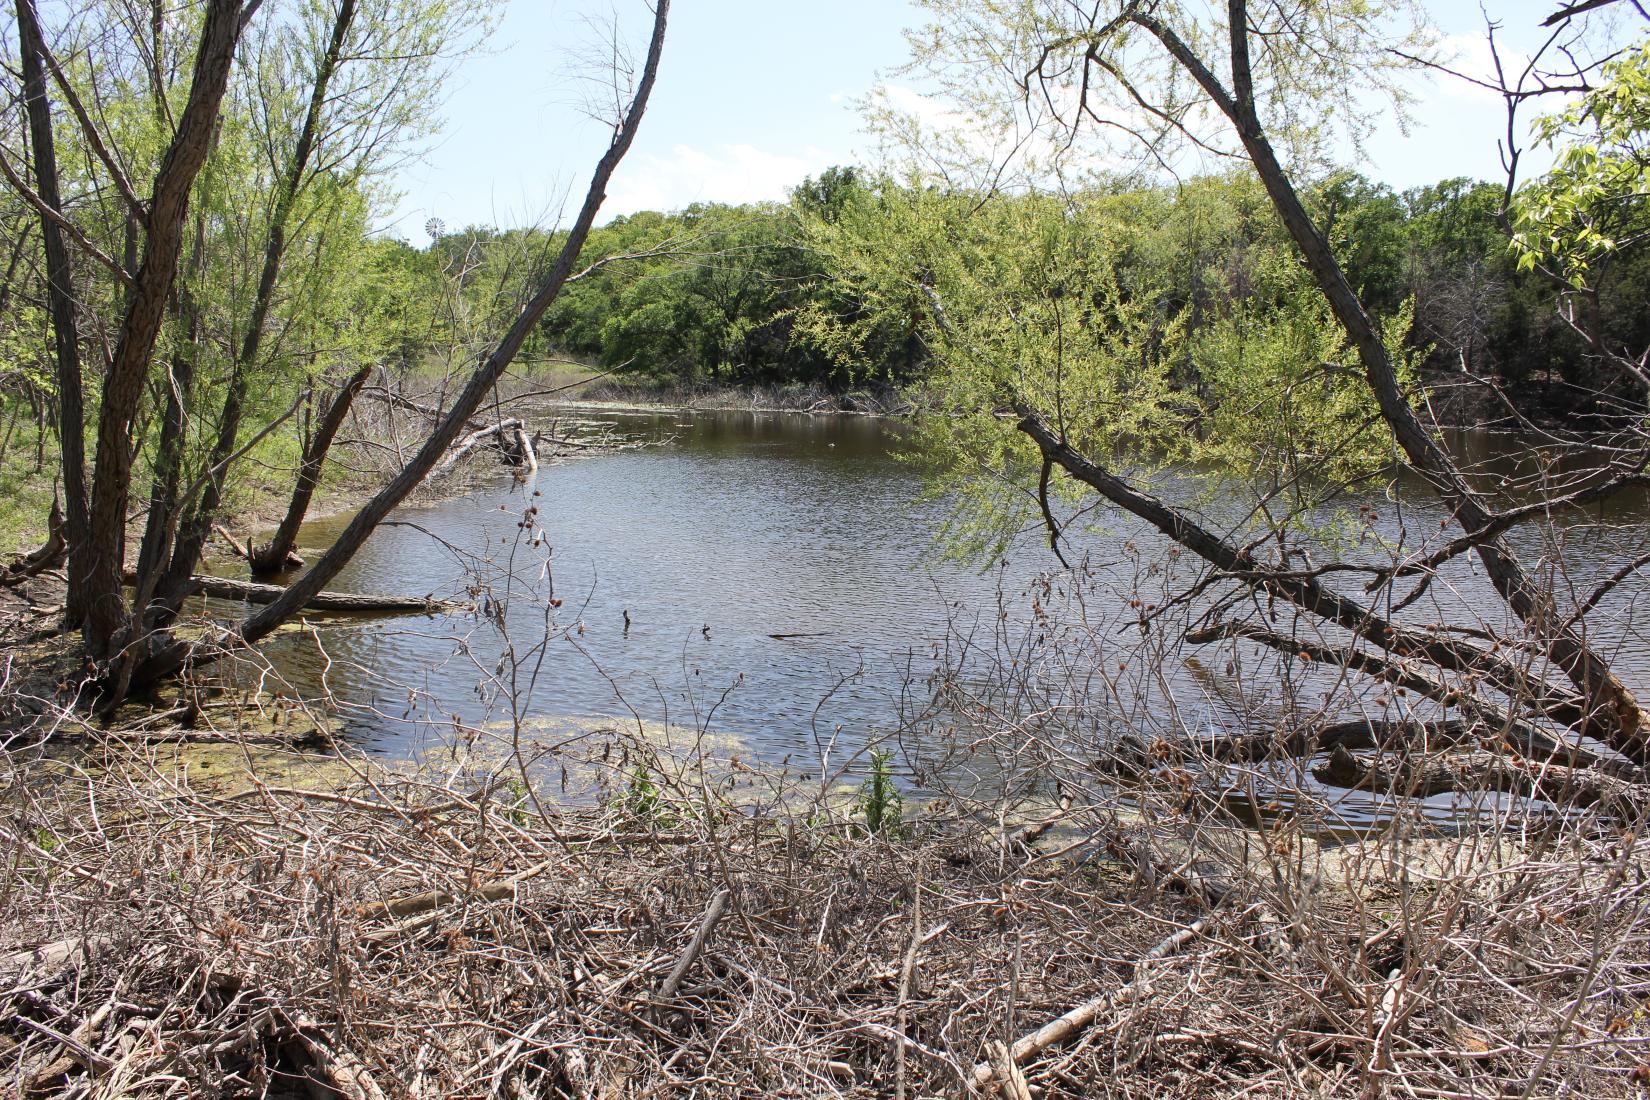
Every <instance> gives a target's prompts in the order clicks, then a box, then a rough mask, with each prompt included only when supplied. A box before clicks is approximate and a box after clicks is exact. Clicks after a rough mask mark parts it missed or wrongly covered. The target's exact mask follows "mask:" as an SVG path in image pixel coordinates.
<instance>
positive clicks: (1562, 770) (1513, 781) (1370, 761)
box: [1312, 748, 1650, 821]
mask: <svg viewBox="0 0 1650 1100" xmlns="http://www.w3.org/2000/svg"><path fill="white" fill-rule="evenodd" d="M1312 777H1313V778H1314V779H1316V780H1317V781H1318V782H1320V783H1323V784H1325V785H1327V786H1331V787H1344V788H1346V789H1349V790H1362V791H1371V792H1373V793H1377V794H1394V795H1400V796H1403V797H1406V798H1430V797H1432V796H1433V795H1438V794H1474V793H1480V792H1495V793H1499V794H1510V795H1515V796H1517V797H1519V798H1530V799H1539V800H1541V801H1543V802H1550V803H1552V804H1553V805H1555V806H1561V807H1564V808H1566V809H1581V810H1593V811H1595V812H1597V813H1601V814H1605V815H1607V816H1609V817H1614V818H1619V819H1621V820H1624V821H1634V820H1637V819H1638V818H1639V816H1640V815H1641V814H1642V813H1643V812H1644V808H1645V807H1646V806H1650V786H1646V785H1645V784H1642V783H1632V782H1628V781H1626V780H1622V779H1617V778H1615V777H1613V776H1609V775H1602V774H1600V773H1599V772H1597V771H1595V770H1593V769H1590V768H1570V767H1565V766H1564V765H1562V764H1553V763H1535V762H1532V761H1529V760H1524V759H1517V758H1514V759H1510V758H1508V757H1505V756H1500V755H1496V754H1492V753H1485V752H1477V753H1470V754H1467V755H1464V756H1454V755H1439V756H1432V757H1426V758H1422V759H1415V758H1411V757H1404V756H1398V757H1396V758H1393V759H1390V760H1387V759H1382V758H1381V757H1377V756H1366V755H1356V754H1354V753H1352V752H1350V751H1348V750H1347V749H1345V748H1337V749H1336V750H1335V751H1334V752H1333V753H1331V754H1330V755H1329V758H1328V759H1327V760H1325V761H1324V762H1323V763H1321V764H1319V765H1317V766H1316V767H1314V768H1313V769H1312Z"/></svg>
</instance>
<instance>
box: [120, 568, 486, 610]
mask: <svg viewBox="0 0 1650 1100" xmlns="http://www.w3.org/2000/svg"><path fill="white" fill-rule="evenodd" d="M136 579H137V578H136V574H135V573H133V572H131V571H130V570H128V571H127V574H126V582H127V583H128V584H131V583H133V582H134V581H135V580H136ZM285 591H286V589H285V588H284V587H282V586H281V585H278V584H258V583H256V582H254V581H237V580H231V579H230V578H228V577H207V576H202V575H200V574H196V575H195V576H193V577H191V578H190V579H189V591H188V593H187V594H188V595H202V596H214V597H216V598H218V599H220V600H240V601H241V602H243V603H257V604H269V603H274V602H275V601H276V600H277V599H279V598H280V597H281V595H282V594H283V593H285ZM462 606H463V605H461V604H456V603H453V602H451V601H448V600H438V599H435V598H434V597H431V596H375V595H368V594H365V593H359V592H317V593H316V594H315V595H313V596H311V597H310V598H309V600H308V602H306V603H305V604H304V608H305V610H308V611H352V612H372V611H423V612H436V611H456V610H459V609H460V608H461V607H462Z"/></svg>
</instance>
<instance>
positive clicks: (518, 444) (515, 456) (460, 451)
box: [425, 416, 539, 481]
mask: <svg viewBox="0 0 1650 1100" xmlns="http://www.w3.org/2000/svg"><path fill="white" fill-rule="evenodd" d="M483 444H491V445H492V446H494V447H497V448H498V450H499V453H500V454H501V455H502V456H503V457H504V461H506V462H507V463H509V464H510V465H512V466H515V467H516V468H518V469H521V470H525V471H529V472H531V471H534V470H537V469H538V468H539V461H538V455H537V454H536V453H535V451H534V449H533V441H532V440H531V439H529V438H528V436H527V425H526V423H525V422H523V421H522V420H521V419H520V418H518V417H513V416H512V417H509V418H508V419H505V420H500V421H499V422H498V423H497V424H492V425H489V426H488V427H485V428H479V429H477V430H476V431H473V432H471V433H470V434H469V435H467V436H465V437H464V438H463V439H461V440H459V441H458V443H457V444H456V445H455V446H454V447H453V449H452V450H451V451H449V452H448V453H447V457H446V458H444V459H443V460H442V461H441V465H439V466H437V467H436V468H435V469H433V470H431V471H430V476H429V477H428V478H426V479H425V480H426V481H435V480H437V479H439V478H443V477H446V476H447V475H448V474H450V473H452V472H453V470H455V469H457V467H458V464H459V463H460V462H462V461H464V459H465V458H466V457H467V456H468V455H469V454H470V452H472V451H474V450H475V449H476V448H477V447H480V446H482V445H483Z"/></svg>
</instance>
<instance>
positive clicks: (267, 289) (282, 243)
mask: <svg viewBox="0 0 1650 1100" xmlns="http://www.w3.org/2000/svg"><path fill="white" fill-rule="evenodd" d="M355 11H356V3H355V0H342V3H340V4H339V6H338V11H337V13H336V14H335V15H334V17H333V21H332V32H331V37H330V39H329V40H328V42H327V52H326V54H325V55H324V56H323V57H322V59H321V62H320V64H319V65H318V66H316V70H315V83H314V85H313V86H312V87H311V88H310V96H309V107H308V109H307V110H306V112H305V114H304V124H303V127H302V128H301V129H300V130H299V132H298V142H297V144H296V145H295V146H294V147H293V150H292V160H291V161H290V162H289V163H288V164H287V166H286V170H285V172H283V173H282V176H281V181H280V184H279V189H278V190H277V192H276V195H275V207H274V210H273V211H272V213H271V214H270V220H269V222H270V223H269V237H268V239H267V240H266V241H265V243H264V259H263V269H262V271H260V272H259V275H258V289H257V292H256V294H255V295H254V297H253V299H252V313H251V316H250V317H249V318H248V320H247V330H246V337H245V339H244V340H242V342H241V348H240V354H239V355H238V356H237V357H236V359H235V365H234V368H233V370H232V371H231V373H230V378H229V390H228V392H227V393H226V394H225V395H224V401H223V414H222V416H221V417H220V418H219V420H218V437H217V440H216V442H215V443H214V445H213V448H212V453H211V455H210V456H209V458H208V459H207V468H208V469H209V470H210V471H211V473H210V474H209V475H208V478H207V482H206V486H205V487H204V489H203V490H202V492H201V498H200V502H199V504H198V505H197V506H196V507H195V508H194V510H193V511H192V513H191V515H190V518H189V521H188V522H187V523H186V524H184V526H183V531H182V533H181V534H180V535H179V536H178V539H177V544H176V545H175V546H174V547H173V549H172V560H171V564H170V565H169V566H168V567H167V570H166V577H165V579H164V580H163V581H162V582H161V584H160V587H159V588H158V590H157V594H156V600H155V602H156V604H157V606H158V609H159V610H160V611H161V613H162V616H163V617H164V616H165V615H167V614H170V613H172V612H175V611H176V610H177V608H178V606H179V604H181V603H182V601H183V598H184V594H185V590H186V589H187V587H188V583H189V577H190V576H191V575H192V574H193V573H194V571H195V567H196V566H197V565H198V564H199V563H200V557H201V552H202V551H203V550H204V549H205V548H206V540H207V539H208V538H210V537H211V534H212V524H213V523H215V522H216V521H217V516H218V508H219V507H220V506H221V504H222V503H223V487H224V481H225V479H226V478H227V477H228V476H229V465H230V463H229V457H230V456H231V455H232V454H234V452H235V441H236V439H237V438H239V436H240V428H241V417H242V415H243V413H244V412H245V410H246V398H247V388H248V386H249V385H250V384H251V379H252V373H253V371H254V370H255V369H256V368H257V364H258V352H259V350H260V349H261V348H262V346H263V339H264V329H265V327H266V326H267V325H268V323H269V311H270V308H271V307H272V306H273V304H274V302H275V286H276V283H277V282H278V281H279V279H280V275H281V264H282V262H283V261H284V260H285V258H286V248H287V228H288V225H289V223H290V222H291V220H292V211H293V207H294V206H295V205H296V203H297V200H298V196H299V195H300V194H301V193H302V192H303V188H304V175H305V173H307V172H308V171H309V164H310V160H311V159H312V158H313V156H314V154H315V146H316V142H317V141H318V140H319V138H320V135H321V128H322V116H323V114H324V112H325V110H326V105H327V89H328V87H329V86H330V85H331V83H332V77H333V74H334V73H335V72H336V71H337V69H338V64H339V60H340V58H341V57H342V56H343V53H344V44H345V41H346V40H347V39H348V37H349V30H350V25H351V24H352V23H353V22H354V21H355Z"/></svg>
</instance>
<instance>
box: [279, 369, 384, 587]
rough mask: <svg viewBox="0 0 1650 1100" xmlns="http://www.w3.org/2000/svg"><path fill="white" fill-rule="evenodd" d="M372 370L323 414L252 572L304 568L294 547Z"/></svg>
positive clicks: (351, 382) (356, 377) (344, 388)
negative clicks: (282, 512)
mask: <svg viewBox="0 0 1650 1100" xmlns="http://www.w3.org/2000/svg"><path fill="white" fill-rule="evenodd" d="M372 370H373V368H372V367H371V366H365V367H362V368H361V369H360V370H358V371H356V372H355V373H354V374H352V375H351V376H350V377H349V378H348V379H346V380H345V382H344V384H343V385H341V386H339V387H338V390H337V392H336V393H334V394H333V395H332V398H331V400H330V401H328V402H327V405H326V407H325V408H324V409H323V410H322V412H321V423H320V426H319V427H317V428H316V429H315V434H314V435H313V436H311V437H310V440H309V444H308V445H307V446H306V447H305V448H304V457H303V461H302V463H301V464H300V465H299V467H298V484H297V485H295V486H294V487H293V489H292V500H291V502H290V503H288V504H287V509H286V515H285V516H283V517H282V518H281V525H280V526H279V527H277V528H275V535H274V537H273V538H271V539H270V540H269V541H268V542H267V543H265V544H264V545H263V546H260V547H258V548H257V549H256V550H253V551H252V553H251V555H250V564H251V566H252V572H254V573H279V572H281V571H282V570H284V569H290V568H292V567H293V566H297V565H302V564H303V561H302V560H301V559H298V558H297V555H296V554H295V553H294V547H296V546H297V544H298V528H300V527H302V526H303V523H304V516H305V515H306V514H307V513H308V512H309V502H310V501H311V500H312V499H313V498H314V496H315V489H316V486H318V485H320V483H321V471H322V469H323V468H324V467H325V466H326V461H327V452H329V451H330V450H332V441H333V440H334V439H336V438H337V437H338V430H339V429H340V428H342V427H343V426H344V418H345V417H346V416H348V415H349V410H350V405H351V404H353V403H354V401H355V395H356V394H358V393H360V392H361V387H362V386H364V385H366V382H367V379H368V378H370V377H371V376H372Z"/></svg>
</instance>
